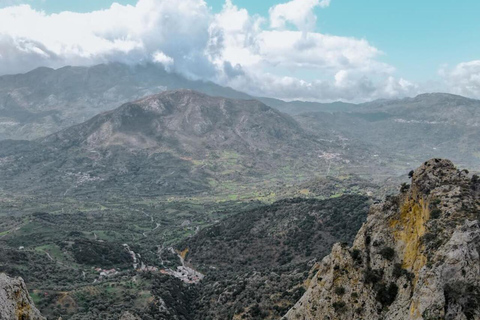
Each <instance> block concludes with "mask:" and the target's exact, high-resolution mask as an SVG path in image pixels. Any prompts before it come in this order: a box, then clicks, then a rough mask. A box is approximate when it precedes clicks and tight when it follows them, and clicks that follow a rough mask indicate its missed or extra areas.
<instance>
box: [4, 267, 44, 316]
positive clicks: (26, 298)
mask: <svg viewBox="0 0 480 320" xmlns="http://www.w3.org/2000/svg"><path fill="white" fill-rule="evenodd" d="M0 319H2V320H45V318H44V317H42V315H41V314H40V312H39V311H38V310H37V309H36V308H35V305H34V303H33V301H32V298H30V295H29V294H28V290H27V287H26V286H25V282H23V279H22V278H10V277H8V276H7V275H6V274H4V273H1V274H0Z"/></svg>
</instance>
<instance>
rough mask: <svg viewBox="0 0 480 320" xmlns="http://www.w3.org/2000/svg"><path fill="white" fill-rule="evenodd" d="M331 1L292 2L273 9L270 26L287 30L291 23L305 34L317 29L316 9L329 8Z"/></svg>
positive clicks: (309, 0) (303, 0) (300, 0)
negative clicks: (286, 27) (288, 24)
mask: <svg viewBox="0 0 480 320" xmlns="http://www.w3.org/2000/svg"><path fill="white" fill-rule="evenodd" d="M329 5H330V0H292V1H290V2H287V3H282V4H278V5H276V6H274V7H272V8H271V9H270V11H269V13H270V26H271V27H272V28H285V26H286V24H287V23H291V24H293V25H294V26H296V27H297V28H298V29H299V30H301V31H303V32H308V31H312V30H313V29H314V28H315V24H316V22H317V17H316V15H315V13H314V12H313V10H314V9H315V8H316V7H322V8H325V7H328V6H329Z"/></svg>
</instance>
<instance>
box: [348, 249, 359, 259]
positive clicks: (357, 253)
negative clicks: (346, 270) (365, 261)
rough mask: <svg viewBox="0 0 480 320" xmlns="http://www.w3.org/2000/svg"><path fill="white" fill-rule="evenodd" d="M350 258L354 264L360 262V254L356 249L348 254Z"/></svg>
mask: <svg viewBox="0 0 480 320" xmlns="http://www.w3.org/2000/svg"><path fill="white" fill-rule="evenodd" d="M350 256H351V257H352V259H353V260H354V261H355V262H362V252H361V251H360V250H358V249H353V250H352V251H351V252H350Z"/></svg>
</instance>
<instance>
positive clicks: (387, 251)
mask: <svg viewBox="0 0 480 320" xmlns="http://www.w3.org/2000/svg"><path fill="white" fill-rule="evenodd" d="M380 255H381V256H382V257H383V258H384V259H387V260H389V261H392V260H393V258H394V257H395V250H394V249H393V248H390V247H385V248H383V249H382V250H380Z"/></svg>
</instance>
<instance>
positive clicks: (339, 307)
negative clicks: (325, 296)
mask: <svg viewBox="0 0 480 320" xmlns="http://www.w3.org/2000/svg"><path fill="white" fill-rule="evenodd" d="M332 307H333V309H335V312H337V313H341V312H344V311H345V309H346V307H347V305H346V304H345V302H343V301H335V302H334V303H333V304H332Z"/></svg>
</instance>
